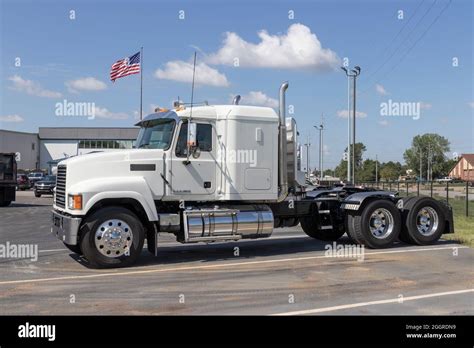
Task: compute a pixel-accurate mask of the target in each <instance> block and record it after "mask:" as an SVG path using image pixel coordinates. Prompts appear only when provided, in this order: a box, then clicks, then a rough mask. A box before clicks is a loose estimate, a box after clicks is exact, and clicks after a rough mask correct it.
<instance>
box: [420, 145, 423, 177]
mask: <svg viewBox="0 0 474 348" xmlns="http://www.w3.org/2000/svg"><path fill="white" fill-rule="evenodd" d="M419 151H420V179H419V180H420V181H422V180H423V162H422V156H423V151H422V150H421V147H420V150H419Z"/></svg>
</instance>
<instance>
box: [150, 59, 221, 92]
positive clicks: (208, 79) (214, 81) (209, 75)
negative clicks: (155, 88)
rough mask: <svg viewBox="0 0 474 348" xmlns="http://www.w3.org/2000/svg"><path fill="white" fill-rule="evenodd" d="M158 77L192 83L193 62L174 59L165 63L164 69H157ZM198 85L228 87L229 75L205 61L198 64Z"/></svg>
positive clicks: (196, 82) (196, 81) (196, 78)
mask: <svg viewBox="0 0 474 348" xmlns="http://www.w3.org/2000/svg"><path fill="white" fill-rule="evenodd" d="M155 77H156V78H158V79H164V80H172V81H178V82H187V83H191V82H192V81H193V64H192V63H189V62H185V61H182V60H173V61H170V62H168V63H166V64H165V68H164V69H158V70H156V71H155ZM194 82H195V84H196V85H210V86H216V87H226V86H228V85H229V81H227V77H226V76H225V75H224V74H222V73H220V72H219V71H218V70H216V69H214V68H211V67H210V66H208V65H207V64H205V63H202V62H201V63H198V64H196V76H195V81H194Z"/></svg>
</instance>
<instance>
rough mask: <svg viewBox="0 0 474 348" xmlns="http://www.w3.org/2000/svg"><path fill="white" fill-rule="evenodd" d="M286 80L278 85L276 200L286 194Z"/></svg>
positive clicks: (283, 197) (282, 198)
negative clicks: (278, 117) (277, 188)
mask: <svg viewBox="0 0 474 348" xmlns="http://www.w3.org/2000/svg"><path fill="white" fill-rule="evenodd" d="M288 85H289V83H288V81H286V82H283V83H282V84H281V86H280V110H279V116H280V125H279V127H278V187H279V192H278V198H277V201H278V202H282V201H284V200H285V198H286V196H288V173H287V170H288V168H287V148H286V105H285V104H286V102H285V93H286V90H287V89H288Z"/></svg>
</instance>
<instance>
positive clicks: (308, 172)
mask: <svg viewBox="0 0 474 348" xmlns="http://www.w3.org/2000/svg"><path fill="white" fill-rule="evenodd" d="M307 139H308V140H307V142H306V144H304V146H306V176H307V178H308V181H310V180H309V179H310V174H311V173H310V171H309V148H310V146H311V143H310V142H309V135H308V138H307Z"/></svg>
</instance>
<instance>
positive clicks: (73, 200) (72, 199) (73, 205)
mask: <svg viewBox="0 0 474 348" xmlns="http://www.w3.org/2000/svg"><path fill="white" fill-rule="evenodd" d="M67 206H68V208H69V209H71V210H82V195H68V196H67Z"/></svg>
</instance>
